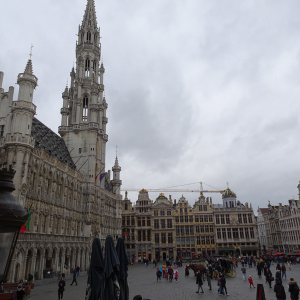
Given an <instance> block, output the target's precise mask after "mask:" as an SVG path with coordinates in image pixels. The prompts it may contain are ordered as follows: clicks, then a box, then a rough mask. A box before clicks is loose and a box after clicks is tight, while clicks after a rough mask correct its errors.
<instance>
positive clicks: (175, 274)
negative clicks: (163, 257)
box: [174, 270, 179, 281]
mask: <svg viewBox="0 0 300 300" xmlns="http://www.w3.org/2000/svg"><path fill="white" fill-rule="evenodd" d="M174 277H175V280H176V281H177V280H178V277H179V275H178V270H174Z"/></svg>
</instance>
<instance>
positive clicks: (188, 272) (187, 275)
mask: <svg viewBox="0 0 300 300" xmlns="http://www.w3.org/2000/svg"><path fill="white" fill-rule="evenodd" d="M189 275H190V271H189V269H188V268H187V266H186V265H185V267H184V276H185V277H189Z"/></svg>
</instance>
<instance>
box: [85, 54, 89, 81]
mask: <svg viewBox="0 0 300 300" xmlns="http://www.w3.org/2000/svg"><path fill="white" fill-rule="evenodd" d="M84 74H85V77H89V76H90V60H89V59H88V58H87V59H86V60H85V73H84Z"/></svg>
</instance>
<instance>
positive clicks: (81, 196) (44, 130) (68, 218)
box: [0, 0, 122, 281]
mask: <svg viewBox="0 0 300 300" xmlns="http://www.w3.org/2000/svg"><path fill="white" fill-rule="evenodd" d="M76 58H77V63H76V69H74V67H73V68H72V70H71V73H70V76H71V85H70V88H68V87H66V89H65V90H64V92H63V94H62V98H63V107H62V109H61V115H62V121H61V126H60V127H59V133H60V135H61V136H58V135H57V134H56V133H54V132H53V131H52V130H51V129H49V128H48V127H47V126H45V125H44V124H43V123H42V122H41V121H40V120H38V119H36V118H35V117H34V115H35V114H36V109H37V108H36V106H35V105H34V103H33V102H34V101H33V93H34V89H35V88H36V87H37V82H38V78H37V77H36V76H35V75H34V74H33V70H32V61H31V59H30V60H29V61H28V63H27V65H26V68H25V71H24V72H23V73H20V74H19V75H18V78H17V83H18V85H19V94H18V99H17V100H16V101H14V100H13V97H14V96H13V95H14V88H13V87H10V88H9V91H8V92H4V90H3V89H2V82H3V72H0V107H1V109H0V138H1V140H0V164H1V166H2V167H8V168H9V167H10V166H12V167H13V168H14V169H15V170H16V175H15V178H14V184H15V186H16V190H15V192H14V196H15V197H16V198H17V199H18V201H19V202H20V204H21V205H23V206H24V207H25V208H26V209H27V210H29V209H30V211H31V218H30V223H29V230H28V231H26V232H25V233H21V234H20V235H19V240H18V244H17V247H16V251H15V255H14V260H13V262H12V265H11V270H10V275H9V276H10V277H9V278H10V281H18V280H20V279H24V278H25V277H26V276H27V274H28V273H31V274H33V275H34V276H35V278H36V279H42V278H43V277H45V276H54V274H56V273H58V272H65V273H66V274H68V273H70V271H71V269H72V268H74V267H75V266H80V268H81V270H86V269H87V268H88V267H89V259H90V252H91V241H92V239H93V238H94V237H95V236H98V237H100V239H101V242H102V245H104V240H105V237H106V235H108V234H111V235H113V236H114V237H117V236H120V235H121V199H122V197H121V195H120V187H121V184H122V182H121V180H120V171H121V168H120V166H119V163H118V159H117V158H116V160H115V165H114V166H113V168H112V171H113V172H112V173H113V179H112V180H110V175H111V172H110V171H109V170H108V171H106V170H105V152H106V142H107V141H108V136H107V134H106V124H107V117H106V110H107V107H108V105H107V102H106V100H105V97H104V96H103V92H104V85H103V74H104V71H105V69H104V66H103V63H101V64H100V58H101V44H100V29H99V28H98V27H97V21H96V13H95V6H94V1H93V0H88V1H87V6H86V10H85V14H84V18H83V21H82V25H81V26H79V32H78V42H77V46H76ZM105 171H106V172H107V174H105V175H103V176H101V179H102V180H101V181H100V179H99V177H98V175H99V174H103V173H105ZM95 178H96V179H95Z"/></svg>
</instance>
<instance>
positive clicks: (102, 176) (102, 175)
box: [100, 172, 107, 181]
mask: <svg viewBox="0 0 300 300" xmlns="http://www.w3.org/2000/svg"><path fill="white" fill-rule="evenodd" d="M106 174H107V172H105V173H102V174H101V175H100V181H101V180H102V179H103V178H104V176H105V175H106Z"/></svg>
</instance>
